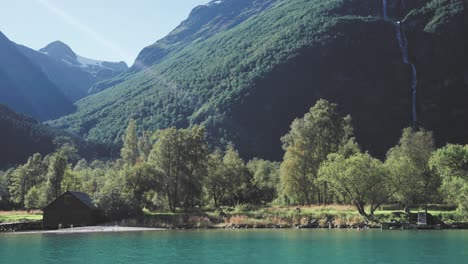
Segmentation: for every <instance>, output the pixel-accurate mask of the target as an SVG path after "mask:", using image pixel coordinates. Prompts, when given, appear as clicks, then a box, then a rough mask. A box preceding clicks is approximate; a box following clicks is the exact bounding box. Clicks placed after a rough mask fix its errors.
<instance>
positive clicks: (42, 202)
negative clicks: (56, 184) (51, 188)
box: [24, 183, 47, 210]
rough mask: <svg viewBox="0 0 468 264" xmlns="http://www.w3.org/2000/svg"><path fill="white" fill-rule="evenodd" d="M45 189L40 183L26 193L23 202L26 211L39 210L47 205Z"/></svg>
mask: <svg viewBox="0 0 468 264" xmlns="http://www.w3.org/2000/svg"><path fill="white" fill-rule="evenodd" d="M46 187H47V186H46V185H45V184H44V183H41V184H38V185H36V186H33V187H32V188H31V189H30V190H29V191H28V193H27V194H26V197H25V201H24V206H25V207H26V209H28V210H32V209H41V208H44V207H45V206H46V205H47V197H46Z"/></svg>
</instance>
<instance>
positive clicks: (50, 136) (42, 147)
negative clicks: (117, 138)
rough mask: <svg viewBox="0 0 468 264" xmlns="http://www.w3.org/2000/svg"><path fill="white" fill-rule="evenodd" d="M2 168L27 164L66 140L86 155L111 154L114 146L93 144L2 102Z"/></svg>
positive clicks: (0, 112)
mask: <svg viewBox="0 0 468 264" xmlns="http://www.w3.org/2000/svg"><path fill="white" fill-rule="evenodd" d="M0 128H1V129H0V170H2V169H4V168H8V167H10V166H12V165H16V164H20V163H24V162H25V161H26V160H27V159H28V157H30V156H31V155H33V154H34V153H41V154H42V155H43V156H45V155H47V154H49V153H52V152H53V151H55V150H56V148H57V147H58V146H59V145H60V144H61V143H63V142H70V143H72V144H73V145H74V146H75V147H76V148H77V150H78V152H79V154H80V155H83V156H84V157H86V158H96V157H101V158H105V157H109V156H110V155H112V151H113V148H112V147H111V146H107V145H99V144H92V143H88V142H85V141H83V140H82V139H80V138H79V137H76V136H74V135H71V134H69V133H66V132H63V131H58V130H56V129H53V128H51V127H49V126H46V125H43V124H41V123H40V122H39V121H37V120H36V119H34V118H32V117H29V116H26V115H23V114H19V113H17V112H15V111H13V110H11V109H10V108H8V107H6V106H4V105H2V104H0Z"/></svg>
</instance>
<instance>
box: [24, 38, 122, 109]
mask: <svg viewBox="0 0 468 264" xmlns="http://www.w3.org/2000/svg"><path fill="white" fill-rule="evenodd" d="M17 48H18V50H19V51H20V52H21V53H22V54H23V55H24V56H26V57H27V58H29V59H30V60H31V61H32V62H33V63H34V64H36V65H37V66H38V67H39V68H41V70H42V71H43V72H44V73H45V75H46V76H47V77H48V78H49V79H50V80H51V81H52V82H53V83H54V84H55V85H56V86H57V87H58V88H60V89H61V91H62V92H63V93H64V94H65V95H66V96H67V97H68V99H70V100H71V101H73V102H74V101H77V100H79V99H81V98H83V97H85V96H87V95H88V92H89V89H90V88H91V87H92V86H93V85H94V84H96V83H98V82H101V81H104V80H107V79H111V78H114V77H115V76H117V75H119V74H121V73H122V72H124V71H126V70H127V69H128V67H127V64H126V63H125V62H107V61H98V60H93V59H88V58H85V57H82V56H79V55H77V54H76V53H75V52H74V51H73V50H72V49H71V48H70V47H69V46H68V45H66V44H65V43H63V42H60V41H55V42H52V43H50V44H49V45H47V46H46V47H44V48H42V49H40V50H39V51H36V50H33V49H30V48H28V47H25V46H22V45H17Z"/></svg>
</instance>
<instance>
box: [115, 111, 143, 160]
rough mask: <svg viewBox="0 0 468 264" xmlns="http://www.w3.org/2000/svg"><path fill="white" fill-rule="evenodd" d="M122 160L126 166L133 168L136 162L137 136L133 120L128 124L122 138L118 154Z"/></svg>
mask: <svg viewBox="0 0 468 264" xmlns="http://www.w3.org/2000/svg"><path fill="white" fill-rule="evenodd" d="M120 155H121V157H122V159H123V160H124V161H125V163H126V164H127V165H130V166H133V165H135V164H136V162H137V160H138V156H139V154H138V135H137V127H136V122H135V120H134V119H130V121H129V122H128V126H127V130H126V131H125V135H124V136H123V148H122V150H121V152H120Z"/></svg>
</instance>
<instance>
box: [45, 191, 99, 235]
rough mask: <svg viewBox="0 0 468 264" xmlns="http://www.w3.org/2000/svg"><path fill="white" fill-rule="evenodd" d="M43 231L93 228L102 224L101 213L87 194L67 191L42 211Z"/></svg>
mask: <svg viewBox="0 0 468 264" xmlns="http://www.w3.org/2000/svg"><path fill="white" fill-rule="evenodd" d="M43 212H44V214H43V225H44V226H43V227H44V229H60V228H69V227H78V226H93V225H96V224H98V223H100V222H102V219H103V217H102V211H101V210H99V209H97V208H96V207H95V206H94V204H93V202H92V200H91V198H90V197H89V195H88V194H86V193H82V192H72V191H68V192H65V193H64V194H62V195H61V196H60V197H58V198H57V199H55V200H54V201H53V202H51V203H50V204H49V205H47V206H46V207H45V208H44V209H43Z"/></svg>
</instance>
